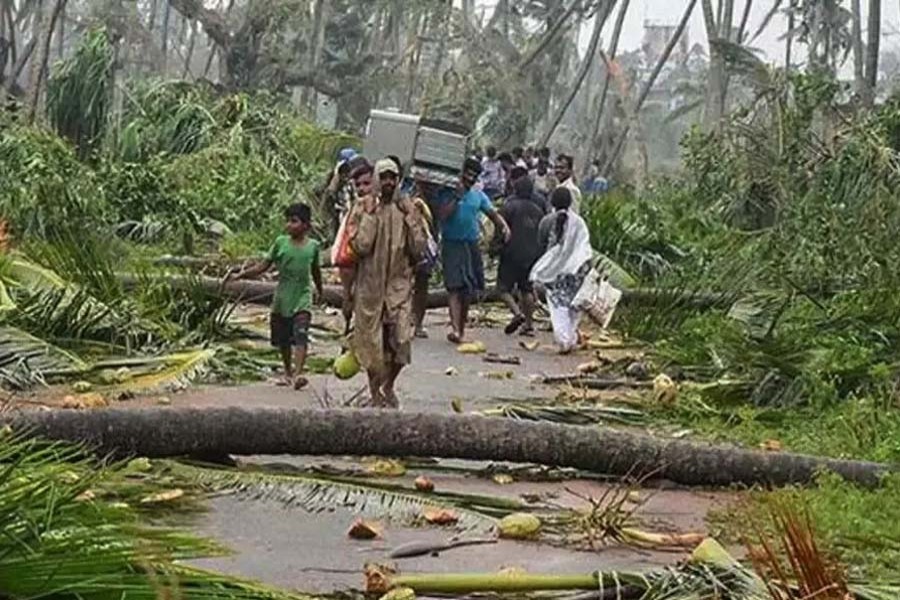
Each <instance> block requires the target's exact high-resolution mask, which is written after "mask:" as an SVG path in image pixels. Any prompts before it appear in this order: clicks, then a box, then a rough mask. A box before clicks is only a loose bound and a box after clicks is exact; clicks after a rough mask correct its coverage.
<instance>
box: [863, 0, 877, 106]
mask: <svg viewBox="0 0 900 600" xmlns="http://www.w3.org/2000/svg"><path fill="white" fill-rule="evenodd" d="M866 38H867V43H866V68H865V78H866V96H865V98H864V101H865V103H866V105H867V106H872V105H873V104H874V103H875V93H876V88H877V87H878V53H879V51H880V47H881V0H869V27H868V31H867V32H866Z"/></svg>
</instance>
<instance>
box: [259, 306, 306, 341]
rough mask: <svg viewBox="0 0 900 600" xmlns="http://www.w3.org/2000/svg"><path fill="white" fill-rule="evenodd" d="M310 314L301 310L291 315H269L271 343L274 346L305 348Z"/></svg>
mask: <svg viewBox="0 0 900 600" xmlns="http://www.w3.org/2000/svg"><path fill="white" fill-rule="evenodd" d="M311 322H312V314H311V313H310V312H309V311H306V310H301V311H300V312H298V313H297V314H295V315H294V316H293V317H283V316H281V315H279V314H275V313H272V314H270V315H269V331H270V339H271V340H272V345H273V346H274V347H276V348H290V347H291V346H293V347H296V348H306V347H307V346H309V325H310V323H311Z"/></svg>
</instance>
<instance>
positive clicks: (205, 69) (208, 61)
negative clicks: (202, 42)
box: [203, 0, 234, 79]
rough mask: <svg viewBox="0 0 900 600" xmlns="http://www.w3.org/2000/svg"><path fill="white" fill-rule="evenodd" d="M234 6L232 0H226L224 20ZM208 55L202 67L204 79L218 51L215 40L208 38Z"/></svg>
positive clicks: (207, 75)
mask: <svg viewBox="0 0 900 600" xmlns="http://www.w3.org/2000/svg"><path fill="white" fill-rule="evenodd" d="M233 8H234V0H228V6H227V7H226V8H225V22H226V23H227V22H228V17H229V16H231V11H232V9H233ZM209 47H210V50H209V56H207V57H206V66H205V67H203V78H204V79H206V78H208V77H209V70H210V69H211V68H212V63H213V59H215V57H216V54H217V53H218V51H219V48H218V46H217V45H216V43H215V41H214V40H212V39H210V40H209Z"/></svg>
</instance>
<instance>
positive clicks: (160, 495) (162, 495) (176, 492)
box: [141, 488, 184, 504]
mask: <svg viewBox="0 0 900 600" xmlns="http://www.w3.org/2000/svg"><path fill="white" fill-rule="evenodd" d="M183 496H184V490H182V489H181V488H175V489H171V490H165V491H162V492H157V493H156V494H152V495H150V496H145V497H143V498H141V504H162V503H163V502H172V501H173V500H178V499H179V498H181V497H183Z"/></svg>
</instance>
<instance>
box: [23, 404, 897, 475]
mask: <svg viewBox="0 0 900 600" xmlns="http://www.w3.org/2000/svg"><path fill="white" fill-rule="evenodd" d="M8 422H9V423H10V425H12V426H13V427H14V428H15V429H16V430H20V431H32V432H34V434H36V435H41V436H45V437H48V438H51V439H59V440H70V441H83V442H87V443H89V444H92V445H95V446H96V447H97V448H98V450H99V451H109V452H116V453H119V454H129V455H140V456H147V457H150V458H156V457H166V456H182V455H197V454H207V455H212V454H236V455H255V454H293V455H353V456H370V455H378V456H395V457H408V456H422V457H441V458H462V459H470V460H491V461H511V462H518V463H538V464H543V465H552V466H559V467H573V468H577V469H583V470H586V471H594V472H597V473H604V474H610V475H621V476H628V475H633V474H635V473H640V472H643V473H649V472H653V473H655V474H656V476H657V477H659V478H662V479H669V480H671V481H674V482H676V483H681V484H686V485H731V484H746V485H753V484H763V485H786V484H795V483H809V482H811V481H813V479H814V478H815V477H816V474H817V473H818V472H819V471H820V470H824V469H828V470H831V471H834V472H835V473H837V474H839V475H841V476H842V477H844V478H845V479H847V480H849V481H853V482H856V483H859V484H862V485H867V486H875V485H877V484H878V482H879V480H880V477H881V475H883V474H884V473H886V472H888V471H892V470H893V467H891V466H888V465H883V464H878V463H871V462H862V461H850V460H835V459H828V458H821V457H814V456H805V455H800V454H791V453H787V452H761V451H756V450H747V449H742V448H736V447H732V446H726V445H710V444H702V443H696V442H690V441H686V440H675V439H669V438H661V437H655V436H650V435H643V434H638V433H632V432H627V431H617V430H614V429H609V428H601V427H597V428H594V427H577V426H568V425H557V424H553V423H534V422H527V421H517V420H512V419H496V418H489V417H481V416H468V415H466V416H463V415H443V414H422V413H404V412H392V411H388V412H384V411H375V410H312V409H304V410H300V409H297V410H287V409H265V408H256V409H245V408H238V407H229V408H214V409H197V408H145V409H108V410H95V411H84V412H82V411H66V410H61V411H50V412H40V413H22V414H19V415H15V416H14V417H11V418H10V419H8Z"/></svg>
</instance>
